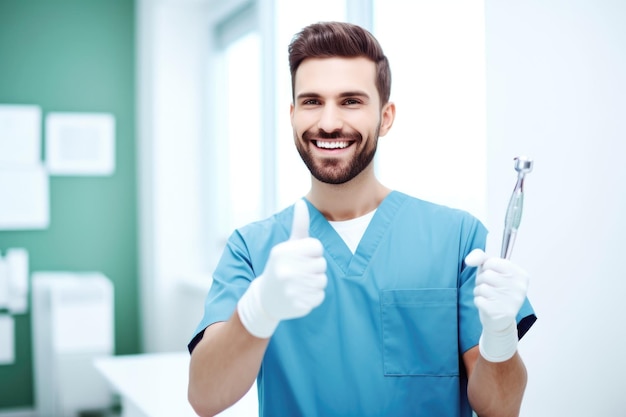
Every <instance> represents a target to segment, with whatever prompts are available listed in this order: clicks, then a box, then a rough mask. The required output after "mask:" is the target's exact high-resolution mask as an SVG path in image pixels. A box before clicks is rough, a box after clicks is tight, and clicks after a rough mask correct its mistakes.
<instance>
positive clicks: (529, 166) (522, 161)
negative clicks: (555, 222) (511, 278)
mask: <svg viewBox="0 0 626 417" xmlns="http://www.w3.org/2000/svg"><path fill="white" fill-rule="evenodd" d="M513 160H514V161H515V165H514V167H515V171H517V182H516V183H515V187H514V188H513V194H512V195H511V199H510V200H509V206H508V207H507V210H506V217H505V220H504V234H503V237H502V249H501V252H500V257H502V258H504V259H510V258H511V253H512V252H513V244H514V243H515V237H516V236H517V229H518V228H519V225H520V222H521V220H522V208H523V205H524V179H525V176H526V174H528V173H530V172H531V171H532V170H533V160H532V159H529V158H528V157H526V156H518V157H516V158H514V159H513Z"/></svg>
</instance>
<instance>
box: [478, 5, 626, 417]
mask: <svg viewBox="0 0 626 417" xmlns="http://www.w3.org/2000/svg"><path fill="white" fill-rule="evenodd" d="M625 17H626V2H624V1H622V0H593V1H574V0H527V1H523V2H521V1H513V0H487V1H486V25H487V26H486V27H487V33H486V38H487V50H486V53H487V120H488V121H487V136H488V166H487V168H488V172H487V175H488V202H487V204H488V208H487V209H488V223H489V224H490V225H491V229H492V232H493V233H492V236H491V237H490V239H492V242H491V243H490V244H491V245H492V246H490V247H491V249H492V250H493V251H494V252H497V251H498V245H499V244H500V240H501V236H500V234H501V232H502V222H503V217H504V212H505V210H506V203H507V201H508V197H509V196H510V193H511V190H512V188H513V184H514V171H513V168H512V161H511V158H512V157H513V156H516V155H518V154H529V155H531V156H532V157H534V159H535V169H534V171H533V172H532V173H531V174H530V175H529V176H528V180H527V183H526V201H525V211H524V216H523V218H522V224H521V228H520V232H519V235H518V240H517V244H516V247H515V250H514V253H513V259H514V260H516V261H517V262H518V263H520V264H521V265H523V266H524V267H525V268H526V269H528V270H529V272H530V273H531V275H532V281H531V288H530V297H531V299H532V302H533V304H534V307H535V309H536V311H537V315H538V317H539V320H538V321H537V323H536V325H535V326H534V328H533V329H532V330H531V332H530V333H528V335H527V336H526V338H525V339H523V341H522V343H521V348H520V349H521V353H522V355H523V357H524V359H525V361H526V364H527V367H528V370H529V385H528V389H527V393H526V398H525V402H524V405H523V412H522V416H526V417H531V416H532V417H543V416H546V417H554V416H568V417H579V416H580V417H583V416H584V417H588V416H623V415H625V413H626V411H624V410H626V395H624V382H623V379H624V374H625V373H626V358H625V356H624V353H625V352H626V349H625V345H626V333H625V332H624V331H623V328H624V325H623V323H622V321H623V320H622V317H621V316H622V315H623V314H622V309H621V308H620V307H621V306H622V305H623V304H624V294H626V274H625V273H624V266H623V265H624V264H623V259H624V258H623V257H624V250H625V249H626V245H625V244H624V236H626V216H625V215H624V214H625V213H626V186H625V182H626V181H625V180H626V174H625V170H624V155H626V24H625V23H624V18H625Z"/></svg>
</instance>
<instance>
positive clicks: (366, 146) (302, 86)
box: [291, 57, 393, 184]
mask: <svg viewBox="0 0 626 417" xmlns="http://www.w3.org/2000/svg"><path fill="white" fill-rule="evenodd" d="M375 80H376V65H375V64H374V63H373V62H372V61H370V60H368V59H366V58H362V57H359V58H339V57H333V58H319V59H318V58H315V59H307V60H305V61H304V62H302V64H300V66H299V67H298V70H297V72H296V80H295V85H294V103H293V104H292V106H291V125H292V127H293V134H294V141H295V143H296V148H297V149H298V153H300V156H301V157H302V160H303V161H304V163H305V164H306V166H307V168H308V169H309V171H311V174H312V175H313V176H314V177H315V178H316V179H318V180H319V181H321V182H324V183H328V184H343V183H345V182H348V181H350V180H351V179H353V178H354V177H356V176H357V175H359V174H360V173H361V172H362V171H363V170H364V169H365V168H366V167H367V166H368V165H370V163H371V162H372V159H373V158H374V154H375V153H376V146H377V144H378V136H379V135H380V136H384V135H385V134H386V133H387V130H388V129H389V127H390V126H391V121H392V120H393V117H392V116H390V115H389V113H390V112H389V111H388V110H386V109H387V107H388V106H390V104H389V103H388V104H387V105H386V106H385V108H384V109H383V110H382V111H381V107H380V98H379V95H378V91H377V89H376V84H375ZM390 117H391V120H388V119H389V118H390ZM381 122H382V123H381Z"/></svg>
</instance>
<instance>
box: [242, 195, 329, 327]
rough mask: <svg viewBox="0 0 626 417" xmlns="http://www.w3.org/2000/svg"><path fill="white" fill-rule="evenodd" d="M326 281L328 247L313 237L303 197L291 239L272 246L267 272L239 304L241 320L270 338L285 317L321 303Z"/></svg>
mask: <svg viewBox="0 0 626 417" xmlns="http://www.w3.org/2000/svg"><path fill="white" fill-rule="evenodd" d="M326 283H327V277H326V259H324V248H323V247H322V243H321V242H320V241H319V240H317V239H314V238H311V237H309V210H308V208H307V205H306V202H305V201H304V200H299V201H298V202H296V204H295V205H294V211H293V225H292V227H291V235H290V237H289V240H287V241H286V242H282V243H280V244H278V245H276V246H274V247H273V248H272V250H271V252H270V256H269V259H268V261H267V264H266V266H265V270H264V271H263V274H261V275H260V276H259V277H258V278H256V279H255V280H254V281H252V283H251V284H250V287H248V290H247V291H246V292H245V293H244V295H243V296H242V297H241V299H240V300H239V303H238V304H237V312H238V313H239V318H240V320H241V323H242V324H243V326H244V327H245V328H246V330H248V332H250V334H252V335H253V336H256V337H260V338H268V337H270V336H271V335H272V334H273V333H274V330H275V329H276V327H277V326H278V323H279V322H280V321H281V320H286V319H293V318H297V317H303V316H306V315H307V314H309V313H310V312H311V310H312V309H313V308H315V307H317V306H318V305H320V304H321V303H322V301H324V296H325V293H324V289H325V288H326Z"/></svg>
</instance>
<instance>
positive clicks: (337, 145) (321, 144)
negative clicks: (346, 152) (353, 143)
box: [314, 140, 350, 149]
mask: <svg viewBox="0 0 626 417" xmlns="http://www.w3.org/2000/svg"><path fill="white" fill-rule="evenodd" d="M314 142H315V146H317V147H318V148H323V149H344V148H347V147H348V146H350V142H346V141H322V140H317V141H314Z"/></svg>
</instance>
